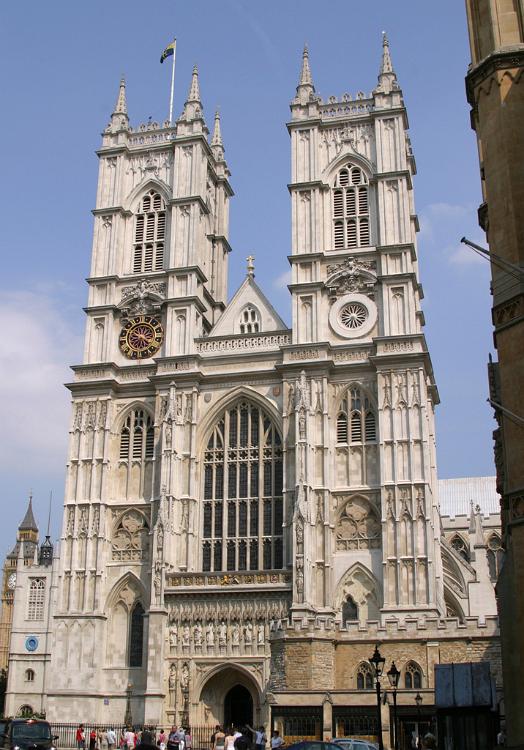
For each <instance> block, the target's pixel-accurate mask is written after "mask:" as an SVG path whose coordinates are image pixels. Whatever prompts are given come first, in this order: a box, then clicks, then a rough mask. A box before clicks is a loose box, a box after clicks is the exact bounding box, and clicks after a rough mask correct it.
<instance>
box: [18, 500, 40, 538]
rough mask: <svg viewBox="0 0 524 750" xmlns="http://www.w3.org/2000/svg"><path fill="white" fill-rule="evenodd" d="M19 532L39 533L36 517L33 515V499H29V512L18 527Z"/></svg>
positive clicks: (27, 511)
mask: <svg viewBox="0 0 524 750" xmlns="http://www.w3.org/2000/svg"><path fill="white" fill-rule="evenodd" d="M18 531H38V526H37V525H36V521H35V517H34V515H33V498H32V497H29V505H28V506H27V510H26V512H25V516H24V518H23V520H22V522H21V524H20V526H19V527H18Z"/></svg>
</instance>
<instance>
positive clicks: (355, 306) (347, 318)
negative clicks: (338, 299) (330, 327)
mask: <svg viewBox="0 0 524 750" xmlns="http://www.w3.org/2000/svg"><path fill="white" fill-rule="evenodd" d="M368 317H369V313H368V310H367V308H366V307H364V305H362V304H360V302H350V303H349V304H347V305H344V307H343V308H342V310H341V311H340V322H341V323H342V325H343V326H345V327H346V328H349V330H355V329H356V328H360V326H363V325H364V323H365V322H366V320H367V319H368Z"/></svg>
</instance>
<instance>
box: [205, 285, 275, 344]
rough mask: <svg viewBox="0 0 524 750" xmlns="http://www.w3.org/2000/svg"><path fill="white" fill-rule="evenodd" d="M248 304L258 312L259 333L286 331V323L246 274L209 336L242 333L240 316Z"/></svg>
mask: <svg viewBox="0 0 524 750" xmlns="http://www.w3.org/2000/svg"><path fill="white" fill-rule="evenodd" d="M248 305H252V306H253V307H254V308H255V309H256V310H257V312H258V314H259V317H260V332H261V333H267V332H268V331H287V325H286V324H285V323H284V321H283V320H282V318H281V317H280V315H279V314H278V313H277V311H276V310H275V308H274V307H273V305H272V304H271V302H270V301H269V300H268V298H267V297H266V295H265V294H264V292H263V291H262V290H261V289H260V287H259V286H258V284H257V283H256V281H255V280H254V278H253V276H251V275H249V274H248V276H246V278H245V279H244V281H243V282H242V284H241V285H240V286H239V288H238V289H237V291H236V292H235V294H234V295H233V298H232V299H231V301H230V302H229V304H228V306H227V307H226V309H225V311H224V313H223V314H222V316H221V318H220V319H219V320H218V321H217V323H215V325H214V327H213V328H212V329H211V331H210V333H209V336H210V337H211V336H232V335H234V334H239V333H242V331H241V330H240V316H241V313H242V311H243V310H244V308H245V307H247V306H248Z"/></svg>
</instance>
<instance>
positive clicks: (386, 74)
mask: <svg viewBox="0 0 524 750" xmlns="http://www.w3.org/2000/svg"><path fill="white" fill-rule="evenodd" d="M393 88H398V84H397V76H396V73H395V71H394V70H393V63H392V62H391V54H390V51H389V41H388V37H387V35H386V32H385V31H383V32H382V60H381V62H380V70H379V74H378V86H377V88H376V89H375V91H381V92H383V93H385V94H389V92H390V91H391V89H393Z"/></svg>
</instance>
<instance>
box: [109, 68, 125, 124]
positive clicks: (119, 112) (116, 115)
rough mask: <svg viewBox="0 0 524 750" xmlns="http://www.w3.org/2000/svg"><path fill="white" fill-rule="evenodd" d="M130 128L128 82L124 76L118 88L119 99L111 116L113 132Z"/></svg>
mask: <svg viewBox="0 0 524 750" xmlns="http://www.w3.org/2000/svg"><path fill="white" fill-rule="evenodd" d="M128 126H129V117H128V115H127V99H126V81H125V78H124V76H122V78H121V79H120V86H119V88H118V97H117V100H116V104H115V108H114V110H113V113H112V114H111V128H112V129H113V130H125V129H127V128H128Z"/></svg>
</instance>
